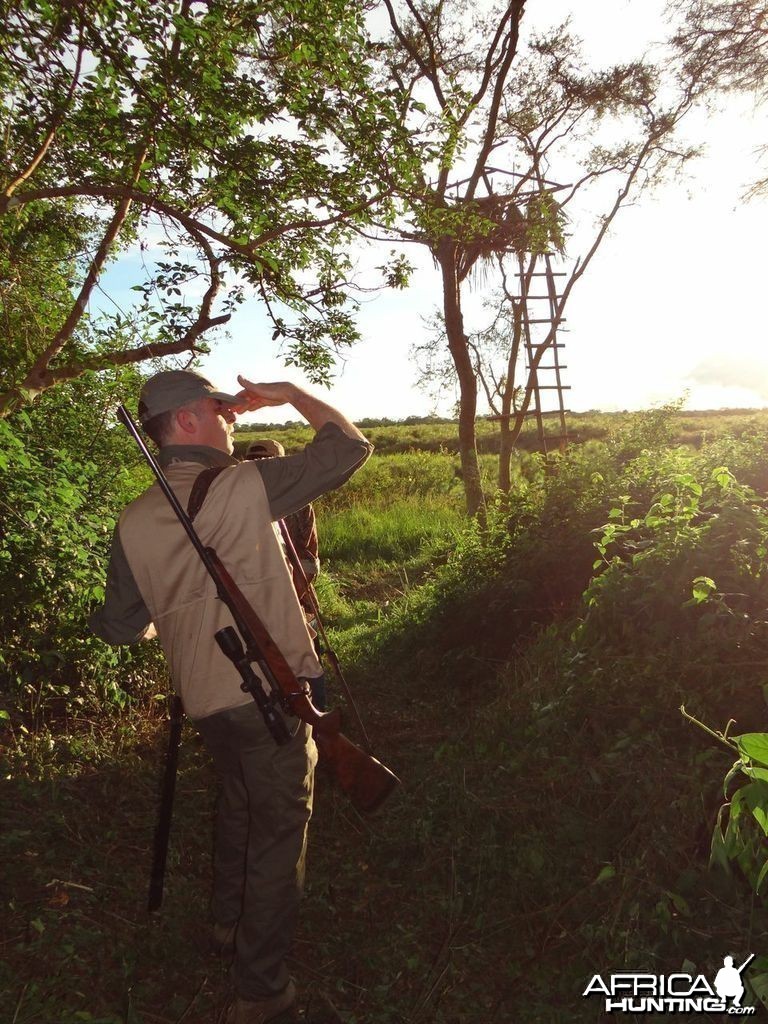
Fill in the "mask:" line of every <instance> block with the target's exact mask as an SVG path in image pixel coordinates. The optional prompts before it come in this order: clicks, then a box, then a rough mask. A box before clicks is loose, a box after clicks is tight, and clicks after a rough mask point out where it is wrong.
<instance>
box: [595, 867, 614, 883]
mask: <svg viewBox="0 0 768 1024" xmlns="http://www.w3.org/2000/svg"><path fill="white" fill-rule="evenodd" d="M615 876H616V868H615V867H614V866H613V864H606V865H605V867H604V868H601V869H600V872H599V874H598V876H597V878H596V879H595V883H596V884H597V883H598V882H607V881H609V879H611V878H614V877H615Z"/></svg>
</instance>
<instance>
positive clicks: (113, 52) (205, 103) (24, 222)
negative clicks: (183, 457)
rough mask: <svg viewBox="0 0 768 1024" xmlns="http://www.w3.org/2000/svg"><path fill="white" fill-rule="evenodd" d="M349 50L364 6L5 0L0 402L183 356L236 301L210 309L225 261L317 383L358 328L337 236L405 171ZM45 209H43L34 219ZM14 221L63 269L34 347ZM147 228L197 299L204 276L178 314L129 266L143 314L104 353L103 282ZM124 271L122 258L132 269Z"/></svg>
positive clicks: (379, 101)
mask: <svg viewBox="0 0 768 1024" xmlns="http://www.w3.org/2000/svg"><path fill="white" fill-rule="evenodd" d="M366 57H367V50H366V40H365V35H364V31H363V5H358V4H353V5H350V4H348V3H345V2H342V0H331V2H323V3H319V2H312V3H304V4H301V5H297V4H295V3H293V2H292V0H280V2H278V3H273V2H270V3H267V2H261V3H258V2H257V3H252V2H249V0H248V2H246V0H225V2H223V3H220V4H215V5H197V4H195V3H193V2H192V0H160V2H157V0H151V2H150V0H138V2H136V3H131V4H128V3H125V2H123V0H116V2H115V3H111V4H108V5H104V4H92V3H87V4H80V5H77V6H76V7H75V8H72V6H71V5H69V4H65V3H56V4H48V3H42V2H38V0H30V2H29V3H25V4H23V5H18V4H15V5H11V7H10V8H7V9H6V12H5V14H4V17H3V18H2V20H0V58H2V59H1V60H0V64H2V71H0V117H2V120H3V122H4V131H3V133H2V136H1V137H0V162H2V164H3V165H4V166H5V167H6V168H7V174H6V178H5V182H4V183H3V184H2V187H0V225H2V229H1V230H0V239H2V243H3V247H2V249H1V250H0V261H2V264H3V267H2V270H3V273H2V275H0V312H1V313H2V315H3V316H4V317H5V319H6V323H7V325H10V326H13V328H14V331H15V332H16V334H15V337H16V338H18V343H17V344H16V343H15V353H14V357H15V358H14V360H8V361H7V363H6V365H5V366H4V373H3V379H2V382H1V384H0V386H1V387H2V389H3V391H2V393H0V415H5V414H7V413H8V412H10V411H12V410H13V409H15V408H19V407H20V406H22V405H24V404H25V403H27V402H29V401H31V400H32V399H34V398H35V397H36V396H37V395H39V394H40V393H41V392H42V391H43V390H45V389H46V388H48V387H51V386H52V385H54V384H55V383H57V381H59V380H62V379H71V378H72V377H73V376H75V375H77V373H78V372H83V371H84V370H86V369H98V368H100V367H105V366H109V365H110V364H112V363H115V362H123V363H125V362H128V361H133V362H138V361H141V360H144V359H147V358H149V357H156V356H160V355H164V354H165V355H167V354H171V353H177V354H178V353H183V352H187V353H190V354H194V353H195V351H197V349H198V346H199V344H200V338H201V336H202V335H203V334H205V332H207V331H209V330H211V329H212V328H215V327H217V326H221V325H222V324H224V323H225V322H226V321H227V320H228V319H229V317H230V315H231V313H232V308H233V306H234V305H236V304H237V300H236V299H235V300H234V301H233V300H232V298H231V296H232V294H233V293H232V291H230V300H229V301H230V305H229V308H227V305H226V301H225V303H224V309H223V310H220V309H219V308H218V307H217V306H216V303H217V302H218V301H219V300H220V299H221V296H222V295H224V294H225V292H226V289H227V283H226V282H225V278H224V271H225V265H226V267H228V268H229V270H230V272H231V273H232V274H234V275H235V284H234V287H235V293H236V290H237V288H238V287H242V286H248V287H253V288H256V289H257V290H258V293H259V294H260V295H261V296H262V298H263V299H264V300H265V304H266V309H267V312H268V315H272V317H273V320H274V322H275V331H276V333H277V335H278V336H279V337H281V338H282V339H283V340H284V342H285V343H286V344H287V345H288V346H289V348H288V352H289V356H292V358H293V359H294V360H295V361H297V362H300V363H302V364H303V365H305V366H306V367H307V369H308V371H309V373H310V375H314V376H315V377H316V378H320V379H322V378H324V377H326V376H327V374H328V363H329V357H328V350H329V349H330V350H333V349H335V348H339V347H343V346H344V345H348V344H351V343H352V342H353V341H354V340H355V339H356V337H357V332H356V329H355V326H354V322H353V319H352V315H351V312H350V311H349V310H348V309H345V308H344V285H345V282H346V276H347V272H348V270H349V266H348V262H347V261H346V258H345V257H344V256H343V253H342V243H343V241H344V239H345V237H346V233H347V231H348V230H349V228H350V226H351V225H353V224H357V225H360V224H363V223H365V222H367V220H368V218H369V217H370V216H371V211H372V210H374V209H375V210H377V211H378V213H379V215H381V216H384V217H386V216H387V213H386V211H387V207H388V204H389V202H390V200H389V193H390V192H391V184H390V176H391V175H392V174H393V173H394V171H395V170H397V173H398V176H399V180H404V179H406V178H407V175H408V166H409V160H410V148H409V146H408V140H407V138H406V136H405V133H404V131H403V128H402V113H401V110H400V107H399V106H398V103H397V102H396V98H395V97H393V95H392V93H391V92H385V91H383V90H377V89H376V88H374V87H373V86H372V85H371V81H370V72H369V68H368V63H367V59H366ZM374 129H375V130H374ZM51 204H52V205H53V207H54V208H55V209H56V210H57V211H58V213H59V216H58V217H50V216H48V215H47V214H46V213H45V210H46V209H47V208H48V207H49V206H50V205H51ZM62 217H63V218H64V219H65V220H66V227H67V230H66V232H65V233H64V234H63V237H62V233H61V228H62ZM31 221H36V222H37V224H38V225H40V224H44V225H45V227H46V230H47V234H46V235H45V236H44V238H43V239H42V241H44V242H45V243H46V244H45V245H42V246H41V244H40V243H41V239H38V240H37V242H36V245H37V248H38V250H39V253H40V260H41V262H40V263H39V264H38V265H37V267H36V270H37V273H38V274H41V273H42V275H44V276H45V275H50V276H52V277H53V278H56V277H58V278H67V287H66V290H61V289H60V290H59V301H58V303H57V308H56V311H55V316H54V315H52V316H51V319H50V321H49V322H48V323H47V324H46V325H45V326H44V327H43V325H41V324H38V325H37V326H38V327H39V328H40V329H39V330H37V331H35V332H34V343H32V341H33V339H32V337H31V336H30V334H29V332H27V331H26V325H25V323H24V319H25V314H24V312H23V310H25V309H28V308H29V306H30V302H29V301H27V297H26V296H25V294H24V289H25V288H28V287H32V289H33V290H34V287H35V286H34V285H31V286H29V285H27V281H28V275H25V274H21V275H19V274H17V268H18V266H19V261H20V260H21V261H22V262H23V256H24V252H23V249H24V245H27V244H29V239H28V232H29V225H30V222H31ZM158 230H159V231H160V232H161V233H162V235H164V236H165V243H167V244H168V245H170V246H171V248H172V249H175V250H176V252H177V253H178V254H179V256H180V259H179V260H178V261H177V263H176V268H177V269H178V268H179V267H183V266H186V267H188V268H189V267H192V268H194V269H192V270H188V271H187V273H186V275H182V278H181V279H179V281H177V285H176V287H177V288H179V293H180V292H181V288H180V287H179V285H180V284H183V285H185V286H187V288H186V291H187V293H190V292H191V293H192V294H193V295H194V294H195V291H196V289H195V288H194V287H192V283H193V281H194V278H195V277H197V276H200V275H204V276H205V279H206V281H207V286H206V287H205V288H204V291H203V294H202V295H199V294H197V297H196V305H197V313H196V314H195V312H194V311H193V309H192V306H191V305H190V303H189V302H186V303H179V302H177V300H178V299H179V297H180V296H179V295H177V294H176V293H173V292H172V291H171V292H170V293H169V292H168V290H167V289H166V290H164V289H163V288H162V287H161V286H160V282H161V279H162V276H163V271H162V268H160V269H158V270H156V271H152V270H150V271H149V272H148V273H147V275H144V274H141V276H140V277H139V278H138V282H137V283H138V284H139V285H141V284H145V285H146V286H147V288H148V289H149V291H150V292H151V293H152V296H153V303H152V305H151V307H150V309H149V310H144V312H145V313H147V312H151V311H152V310H154V312H155V313H156V314H158V315H156V316H155V317H154V318H152V317H151V316H150V317H145V318H144V319H143V320H141V315H140V313H141V311H140V310H139V311H137V312H138V314H139V320H140V322H141V325H142V328H143V330H139V329H137V331H136V332H135V335H134V338H133V340H130V338H129V332H125V334H124V336H119V335H118V338H117V340H118V341H119V345H118V347H117V348H116V349H115V348H114V347H110V345H109V336H108V332H109V324H106V326H105V325H103V324H102V326H101V327H100V328H99V327H98V326H97V323H98V320H99V309H100V307H101V306H102V305H103V299H102V298H101V297H100V296H99V294H98V292H99V289H100V287H101V281H102V279H103V277H104V275H105V271H106V270H107V269H108V267H109V266H110V265H112V264H114V261H115V260H116V259H117V258H118V257H119V256H120V255H121V254H132V255H135V253H136V243H137V242H138V241H141V242H142V250H141V251H142V252H143V253H144V254H150V253H151V251H152V250H153V248H154V246H155V244H154V243H153V242H152V240H151V238H152V235H155V234H156V233H157V232H158ZM20 238H22V239H24V245H21V246H20V245H19V239H20ZM148 239H149V240H148ZM62 241H66V244H61V243H62ZM20 249H21V250H22V251H21V252H19V250H20ZM135 265H136V261H135V260H124V261H123V262H122V263H121V264H120V269H121V271H122V272H123V273H125V272H128V273H131V274H135V273H136V269H135ZM139 273H141V272H140V271H139ZM313 275H316V277H317V280H316V281H314V280H313ZM134 281H136V277H134ZM67 292H69V297H67ZM174 303H175V306H174ZM275 304H276V305H275ZM67 305H68V308H67V309H63V308H60V307H62V306H67ZM291 310H292V311H294V312H295V313H296V314H297V317H298V320H297V322H295V323H294V322H289V321H288V318H287V317H286V313H287V312H288V311H291ZM50 312H51V314H53V312H54V311H53V310H51V311H50ZM166 312H169V313H171V314H173V313H174V312H176V313H177V314H178V316H176V318H175V319H174V317H173V316H170V317H169V318H166V317H165V316H164V314H165V313H166ZM133 313H134V311H127V312H125V314H124V315H125V319H126V320H127V321H130V320H131V319H133ZM167 319H170V323H169V324H168V323H166V320H167ZM94 332H95V333H96V335H97V339H98V340H97V343H94V341H93V337H92V335H93V334H94ZM20 335H24V337H20ZM137 341H138V343H137Z"/></svg>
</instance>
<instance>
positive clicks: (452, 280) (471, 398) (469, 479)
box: [436, 238, 485, 516]
mask: <svg viewBox="0 0 768 1024" xmlns="http://www.w3.org/2000/svg"><path fill="white" fill-rule="evenodd" d="M436 255H437V262H438V264H439V266H440V271H441V273H442V277H443V318H444V320H445V331H446V335H447V337H448V348H449V349H450V353H451V358H452V359H453V364H454V366H455V367H456V376H457V377H458V380H459V456H460V458H461V473H462V478H463V481H464V494H465V497H466V502H467V512H468V513H469V515H471V516H474V515H478V514H479V515H481V516H482V515H483V513H484V511H485V497H484V495H483V488H482V484H481V481H480V464H479V462H478V459H477V435H476V433H475V417H476V415H477V379H476V377H475V371H474V368H473V366H472V361H471V359H470V358H469V349H468V346H467V338H466V335H465V334H464V318H463V316H462V314H461V285H460V283H459V278H458V274H457V271H456V243H455V242H454V241H453V239H451V238H443V239H441V241H440V242H439V244H438V246H437V253H436Z"/></svg>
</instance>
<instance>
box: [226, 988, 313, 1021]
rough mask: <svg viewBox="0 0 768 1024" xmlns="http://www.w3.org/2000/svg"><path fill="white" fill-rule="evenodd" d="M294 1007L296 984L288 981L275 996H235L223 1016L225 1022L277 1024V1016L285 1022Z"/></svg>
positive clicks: (291, 1016)
mask: <svg viewBox="0 0 768 1024" xmlns="http://www.w3.org/2000/svg"><path fill="white" fill-rule="evenodd" d="M295 1007H296V986H295V985H294V983H293V981H289V982H288V984H287V985H286V987H285V988H284V989H283V991H282V992H280V993H279V994H278V995H276V996H266V997H265V998H264V999H256V1000H252V999H241V998H240V996H238V997H237V999H236V1000H235V1002H234V1003H232V1005H231V1006H230V1007H229V1009H228V1010H227V1015H226V1017H225V1018H224V1022H225V1024H267V1021H274V1022H275V1024H278V1018H279V1019H280V1022H281V1024H282V1022H283V1021H285V1024H288V1022H289V1021H290V1020H292V1019H294V1017H293V1012H292V1011H293V1010H295Z"/></svg>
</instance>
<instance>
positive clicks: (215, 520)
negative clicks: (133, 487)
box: [119, 462, 322, 718]
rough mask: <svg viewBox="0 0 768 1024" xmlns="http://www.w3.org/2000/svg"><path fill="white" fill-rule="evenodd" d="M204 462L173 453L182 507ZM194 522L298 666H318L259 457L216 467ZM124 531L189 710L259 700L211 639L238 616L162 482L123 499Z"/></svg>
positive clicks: (311, 673)
mask: <svg viewBox="0 0 768 1024" xmlns="http://www.w3.org/2000/svg"><path fill="white" fill-rule="evenodd" d="M203 469H204V467H203V466H201V465H200V464H199V463H197V462H172V463H171V464H170V466H169V467H168V468H167V470H166V475H167V477H168V480H169V481H170V483H171V486H172V487H173V490H174V491H175V493H176V495H177V497H178V499H179V501H180V502H181V504H182V505H183V506H184V508H186V507H187V502H188V501H189V493H190V491H191V489H192V485H193V483H194V481H195V479H196V478H197V476H198V475H199V474H200V473H201V472H202V470H203ZM195 529H196V531H197V534H198V536H199V537H200V539H201V541H202V542H203V544H205V545H210V546H211V547H213V548H215V550H216V554H217V555H218V556H219V558H220V559H221V561H222V563H223V565H224V567H225V568H226V569H227V571H228V572H229V574H230V575H231V576H232V578H233V579H234V581H235V583H237V585H238V586H239V587H240V589H241V590H242V592H243V594H244V595H245V597H246V598H247V599H248V600H249V601H250V602H251V604H252V605H253V607H254V609H255V611H256V614H257V615H258V616H259V618H260V619H261V621H262V622H263V623H264V625H265V626H266V627H267V629H268V630H269V632H270V633H271V635H272V638H273V639H274V640H275V642H276V643H277V645H278V647H279V648H280V650H281V651H282V652H283V655H284V656H285V658H286V660H287V661H288V664H289V665H290V666H291V668H292V669H293V670H294V672H295V673H296V675H297V676H299V677H300V678H305V679H311V678H314V677H316V676H319V675H320V674H321V672H322V668H321V667H320V664H319V662H318V660H317V657H316V655H315V652H314V649H313V646H312V640H311V637H310V634H309V631H308V630H307V625H306V621H305V618H304V614H303V612H302V609H301V605H300V604H299V601H298V598H297V597H296V591H295V590H294V587H293V583H292V580H291V573H290V570H289V568H288V565H287V563H286V560H285V554H284V552H283V548H282V545H281V543H280V541H279V539H278V533H277V527H276V525H275V524H274V523H273V522H272V520H271V516H270V511H269V504H268V501H267V495H266V492H265V490H264V484H263V483H262V479H261V474H260V472H259V470H258V466H257V463H255V462H243V463H240V464H239V465H237V466H230V467H227V468H226V469H224V470H222V472H221V473H219V475H218V476H217V477H216V478H215V479H214V481H213V483H212V484H211V487H210V490H209V491H208V495H207V497H206V499H205V503H204V504H203V507H202V509H201V510H200V512H199V513H198V515H197V518H196V519H195ZM119 533H120V541H121V543H122V546H123V549H124V551H125V556H126V558H127V560H128V565H129V566H130V568H131V572H132V573H133V577H134V579H135V580H136V584H137V586H138V588H139V591H140V592H141V596H142V597H143V599H144V602H145V604H146V606H147V608H148V609H149V611H150V613H151V614H152V621H153V622H154V624H155V628H156V629H157V633H158V636H159V638H160V643H161V644H162V645H163V650H164V651H165V654H166V657H167V658H168V662H169V665H170V671H171V678H172V679H173V683H174V687H175V689H176V692H177V693H179V694H180V696H181V698H182V701H183V702H184V709H185V711H186V712H187V714H188V715H189V717H190V718H205V717H206V716H207V715H212V714H214V713H215V712H217V711H224V710H226V709H228V708H233V707H237V706H239V705H241V704H247V703H248V702H249V701H251V700H253V698H252V697H250V696H249V695H248V694H246V693H243V691H242V690H241V689H240V682H241V679H240V675H239V673H238V671H237V669H236V668H235V667H234V666H233V664H232V663H231V661H229V659H228V658H226V657H225V656H224V655H223V654H222V653H221V651H220V650H219V647H218V644H217V643H216V641H215V640H214V633H215V632H216V631H217V630H218V629H221V628H222V627H223V626H231V625H232V616H231V615H230V613H229V610H228V609H227V607H226V605H225V604H224V603H223V602H222V601H220V600H219V599H218V598H217V597H216V589H215V587H214V584H213V581H212V580H211V578H210V576H209V575H208V573H207V572H206V570H205V566H204V565H203V563H202V562H201V560H200V557H199V556H198V554H197V552H196V551H195V549H194V548H193V546H192V544H191V543H190V540H189V538H188V537H187V535H186V533H185V532H184V528H183V527H182V525H181V523H180V522H179V521H178V519H177V518H176V516H175V514H174V512H173V509H172V508H171V506H170V505H169V503H168V500H167V498H166V497H165V496H164V494H163V493H162V491H161V490H160V487H159V486H158V485H157V484H154V485H153V486H152V487H150V488H149V490H147V491H145V492H144V493H143V494H142V495H140V496H139V497H138V498H137V499H136V500H135V501H133V502H132V503H131V504H130V505H129V506H128V507H127V508H126V509H125V511H124V512H123V514H122V516H121V517H120V522H119ZM254 669H255V671H256V672H257V674H258V668H257V666H254Z"/></svg>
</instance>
